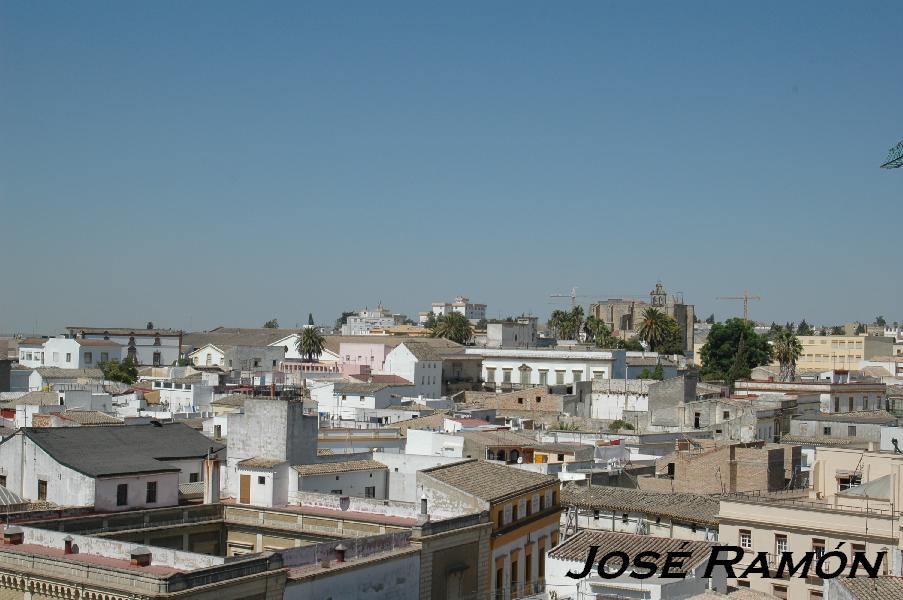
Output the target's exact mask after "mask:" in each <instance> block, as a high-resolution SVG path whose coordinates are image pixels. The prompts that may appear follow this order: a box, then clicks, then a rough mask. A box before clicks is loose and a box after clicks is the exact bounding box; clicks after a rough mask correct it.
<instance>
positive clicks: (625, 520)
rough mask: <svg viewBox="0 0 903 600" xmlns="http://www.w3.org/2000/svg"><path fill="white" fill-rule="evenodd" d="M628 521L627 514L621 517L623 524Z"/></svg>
mask: <svg viewBox="0 0 903 600" xmlns="http://www.w3.org/2000/svg"><path fill="white" fill-rule="evenodd" d="M628 520H629V519H628V516H627V513H624V514H622V515H621V523H626V522H627V521H628Z"/></svg>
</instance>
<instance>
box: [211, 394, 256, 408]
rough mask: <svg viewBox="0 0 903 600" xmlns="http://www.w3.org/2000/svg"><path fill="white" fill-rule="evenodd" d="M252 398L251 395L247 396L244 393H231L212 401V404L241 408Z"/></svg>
mask: <svg viewBox="0 0 903 600" xmlns="http://www.w3.org/2000/svg"><path fill="white" fill-rule="evenodd" d="M250 398H251V396H245V395H244V394H229V395H228V396H223V397H222V398H217V399H216V400H213V401H211V402H210V404H211V405H212V406H233V407H236V408H239V407H242V406H244V405H245V401H246V400H248V399H250Z"/></svg>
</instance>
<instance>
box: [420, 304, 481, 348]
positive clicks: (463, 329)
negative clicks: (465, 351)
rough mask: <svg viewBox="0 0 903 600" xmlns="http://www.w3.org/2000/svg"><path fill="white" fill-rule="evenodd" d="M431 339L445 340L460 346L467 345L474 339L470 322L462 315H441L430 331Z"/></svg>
mask: <svg viewBox="0 0 903 600" xmlns="http://www.w3.org/2000/svg"><path fill="white" fill-rule="evenodd" d="M430 337H436V338H445V339H447V340H451V341H453V342H457V343H459V344H466V343H467V342H469V341H470V338H472V337H473V327H472V326H471V324H470V321H469V320H468V319H467V317H465V316H464V315H462V314H461V313H457V312H453V313H449V314H447V315H440V316H439V317H437V318H436V324H435V325H434V326H433V327H432V329H431V330H430Z"/></svg>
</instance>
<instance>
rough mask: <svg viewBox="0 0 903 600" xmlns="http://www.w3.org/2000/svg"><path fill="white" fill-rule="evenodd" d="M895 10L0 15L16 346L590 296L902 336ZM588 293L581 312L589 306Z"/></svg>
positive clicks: (0, 196) (309, 7)
mask: <svg viewBox="0 0 903 600" xmlns="http://www.w3.org/2000/svg"><path fill="white" fill-rule="evenodd" d="M901 31H903V6H901V5H900V4H899V3H894V2H885V3H880V4H879V3H869V4H867V5H865V4H857V3H850V2H821V1H819V2H810V3H805V2H794V3H787V2H772V3H767V2H756V3H753V2H710V3H703V2H655V3H653V2H643V3H638V2H620V3H614V2H601V1H592V2H567V3H560V2H536V3H533V2H527V1H524V0H517V1H515V2H501V1H493V2H482V1H481V2H472V3H467V2H459V1H456V2H447V3H444V4H441V5H440V4H439V3H435V2H410V3H405V2H370V1H367V2H347V1H346V2H318V3H302V2H297V1H292V2H286V3H280V2H272V1H271V2H265V3H256V2H234V3H231V2H224V1H217V2H164V1H160V0H154V1H145V2H141V3H138V2H118V1H117V2H71V3H67V2H35V1H32V0H28V1H25V2H13V1H11V0H4V1H3V2H2V3H0V239H2V240H3V245H4V250H5V252H4V256H3V260H2V262H0V275H2V277H0V331H10V330H23V331H31V329H32V327H33V326H34V323H35V322H37V328H38V330H41V331H52V330H53V329H55V328H58V327H61V326H64V325H67V324H75V323H78V324H86V325H110V326H119V325H126V326H133V325H143V324H144V323H145V322H146V321H148V320H153V321H154V322H155V324H157V325H158V326H174V327H186V328H187V327H192V328H196V329H197V328H208V327H214V326H216V325H219V324H225V325H233V326H239V325H240V326H259V325H260V324H262V323H263V322H264V321H265V320H266V319H268V318H270V317H273V316H275V317H277V318H278V319H279V321H280V322H281V323H282V324H283V325H294V324H295V323H296V322H304V321H306V319H307V313H308V312H313V314H314V316H315V317H316V318H317V321H318V322H324V323H325V322H331V321H333V320H334V319H335V317H336V316H337V314H338V313H339V312H340V311H341V310H342V309H351V308H359V307H362V306H364V305H370V306H373V305H375V304H376V302H377V301H378V300H382V302H383V303H384V304H386V305H387V306H389V307H390V308H392V309H394V310H397V311H400V312H407V313H409V314H415V313H416V311H417V310H424V309H426V308H427V307H428V306H429V303H430V302H432V301H436V300H443V299H451V298H452V297H453V296H454V295H456V294H466V295H469V296H470V297H471V299H473V300H477V301H481V302H485V303H487V304H488V305H489V312H490V314H491V315H492V316H496V315H507V314H509V313H520V312H522V311H527V310H532V311H533V312H535V313H538V314H540V315H543V316H545V315H547V314H548V312H549V311H550V310H551V309H552V308H554V305H551V304H549V298H548V294H550V293H552V292H566V291H567V290H569V289H570V288H571V286H578V287H579V291H580V292H583V293H588V294H599V295H602V296H606V295H609V294H612V295H617V294H624V293H646V292H648V291H649V290H650V289H651V288H652V287H653V285H654V284H655V281H656V280H657V279H661V280H662V281H663V282H664V283H665V285H666V286H667V287H668V289H669V290H670V291H682V292H683V293H684V296H685V298H686V300H687V301H688V302H692V303H695V304H696V305H697V312H698V313H700V314H702V315H703V316H704V315H707V314H708V313H710V312H713V311H714V312H715V313H716V314H717V315H718V316H719V317H723V316H728V315H731V314H738V313H739V311H740V303H730V302H721V301H716V300H715V297H716V296H720V295H735V294H737V293H740V292H742V291H743V289H744V288H749V289H750V290H751V291H752V292H754V293H758V294H761V295H762V296H763V300H762V301H761V302H758V303H754V304H753V307H752V315H753V317H755V318H759V319H763V320H767V321H771V320H778V321H784V320H797V321H798V320H799V319H800V318H801V317H806V318H808V319H809V320H810V321H816V322H843V321H849V320H853V319H871V318H872V317H874V316H875V315H876V314H878V313H881V314H883V315H885V316H886V317H887V318H888V320H889V321H893V320H903V309H901V307H900V301H899V299H900V297H901V293H903V277H901V275H900V268H899V262H900V256H901V255H900V250H899V249H900V244H899V241H898V239H897V238H898V236H899V228H898V226H896V225H894V223H895V222H897V223H898V221H897V219H898V218H899V217H898V216H897V215H898V214H899V210H900V206H901V197H903V169H901V170H898V171H886V170H881V169H879V168H878V166H879V165H880V164H881V163H882V162H883V159H884V157H885V155H886V153H887V150H888V148H890V147H891V146H893V145H894V144H896V143H897V141H899V139H900V138H903V108H901V107H903V69H901V67H900V62H899V55H900V43H901V39H903V38H901V33H900V32H901ZM582 300H584V301H585V302H588V301H589V299H588V298H586V299H582Z"/></svg>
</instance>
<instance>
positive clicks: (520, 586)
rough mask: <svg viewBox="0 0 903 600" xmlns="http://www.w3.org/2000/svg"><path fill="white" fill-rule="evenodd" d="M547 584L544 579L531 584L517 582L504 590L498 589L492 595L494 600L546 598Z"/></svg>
mask: <svg viewBox="0 0 903 600" xmlns="http://www.w3.org/2000/svg"><path fill="white" fill-rule="evenodd" d="M545 591H546V582H545V581H544V580H542V579H539V580H536V581H532V582H529V583H523V582H520V581H518V582H515V583H514V584H512V585H506V586H505V587H503V588H502V589H497V590H496V591H495V593H494V594H493V595H492V599H493V600H515V599H518V598H530V597H532V596H542V597H543V598H545Z"/></svg>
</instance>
